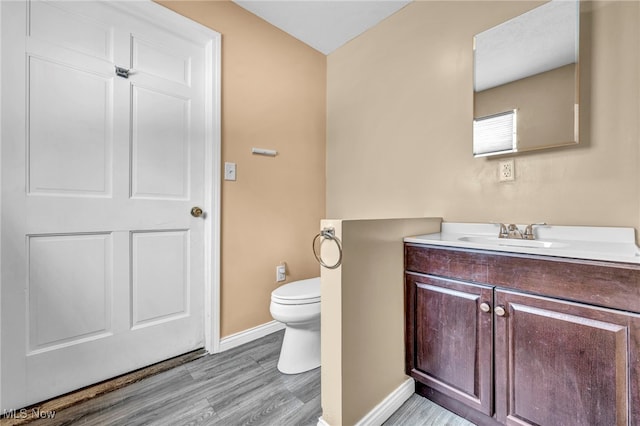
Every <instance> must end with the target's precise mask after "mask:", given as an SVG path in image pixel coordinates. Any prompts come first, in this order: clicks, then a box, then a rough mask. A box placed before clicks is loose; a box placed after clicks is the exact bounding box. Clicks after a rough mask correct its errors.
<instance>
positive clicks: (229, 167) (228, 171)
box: [224, 163, 236, 180]
mask: <svg viewBox="0 0 640 426" xmlns="http://www.w3.org/2000/svg"><path fill="white" fill-rule="evenodd" d="M224 180H236V163H224Z"/></svg>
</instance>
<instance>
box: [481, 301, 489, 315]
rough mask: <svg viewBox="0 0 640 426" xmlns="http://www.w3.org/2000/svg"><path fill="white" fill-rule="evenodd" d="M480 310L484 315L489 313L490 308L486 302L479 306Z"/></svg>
mask: <svg viewBox="0 0 640 426" xmlns="http://www.w3.org/2000/svg"><path fill="white" fill-rule="evenodd" d="M480 310H481V311H482V312H485V313H487V312H490V311H491V306H489V304H488V303H487V302H482V303H481V304H480Z"/></svg>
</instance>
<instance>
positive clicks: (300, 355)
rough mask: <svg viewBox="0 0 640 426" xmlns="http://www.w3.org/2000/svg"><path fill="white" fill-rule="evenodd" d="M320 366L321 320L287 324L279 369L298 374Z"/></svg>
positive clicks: (286, 372)
mask: <svg viewBox="0 0 640 426" xmlns="http://www.w3.org/2000/svg"><path fill="white" fill-rule="evenodd" d="M318 367H320V322H319V321H315V322H314V323H306V324H300V325H298V324H287V327H286V328H285V331H284V339H283V340H282V348H281V349H280V359H278V370H279V371H280V372H281V373H284V374H298V373H303V372H305V371H309V370H313V369H314V368H318Z"/></svg>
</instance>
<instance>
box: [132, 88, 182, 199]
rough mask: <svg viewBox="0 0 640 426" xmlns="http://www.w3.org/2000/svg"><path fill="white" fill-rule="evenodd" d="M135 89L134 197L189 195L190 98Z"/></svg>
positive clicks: (180, 196) (179, 196)
mask: <svg viewBox="0 0 640 426" xmlns="http://www.w3.org/2000/svg"><path fill="white" fill-rule="evenodd" d="M132 90H133V111H132V117H133V118H132V124H133V140H132V188H133V189H132V196H133V197H134V198H147V197H151V198H160V199H181V200H185V199H188V198H189V176H190V158H189V156H190V149H189V148H190V141H189V138H190V135H189V127H190V123H189V119H190V109H191V108H190V100H189V99H186V98H182V97H179V96H175V95H170V94H165V93H160V92H158V91H154V90H149V89H146V88H141V87H136V86H133V87H132Z"/></svg>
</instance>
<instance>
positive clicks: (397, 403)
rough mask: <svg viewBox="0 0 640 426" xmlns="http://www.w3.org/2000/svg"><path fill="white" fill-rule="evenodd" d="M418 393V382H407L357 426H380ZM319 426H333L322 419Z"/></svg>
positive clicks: (319, 420) (409, 380)
mask: <svg viewBox="0 0 640 426" xmlns="http://www.w3.org/2000/svg"><path fill="white" fill-rule="evenodd" d="M415 391H416V382H415V381H414V380H413V379H407V380H405V381H404V382H403V383H402V384H401V385H400V386H398V387H397V388H396V390H394V391H393V392H391V393H390V394H389V395H387V397H386V398H385V399H383V400H382V402H380V404H378V405H376V406H375V407H373V409H372V410H371V411H369V412H368V413H367V414H366V415H365V416H364V417H363V418H361V419H360V420H359V421H358V423H356V424H355V426H380V425H382V424H383V423H384V422H385V421H387V420H388V419H389V417H391V416H392V415H393V413H395V412H396V411H398V409H399V408H400V407H401V406H402V404H404V403H405V401H406V400H407V399H409V398H411V395H413V394H414V393H415ZM317 426H331V425H330V424H329V423H327V422H326V421H325V420H324V419H323V418H322V417H320V418H319V419H318V424H317Z"/></svg>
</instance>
